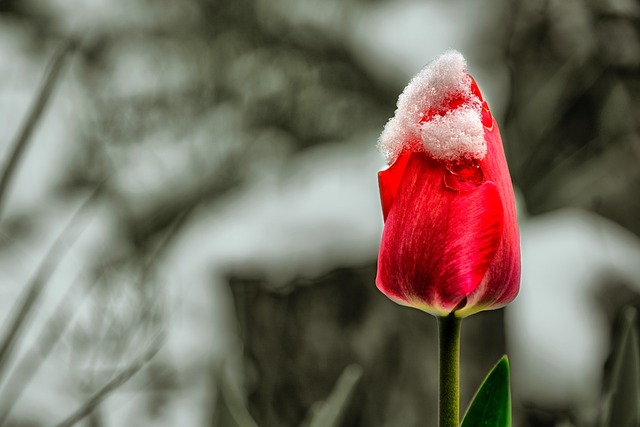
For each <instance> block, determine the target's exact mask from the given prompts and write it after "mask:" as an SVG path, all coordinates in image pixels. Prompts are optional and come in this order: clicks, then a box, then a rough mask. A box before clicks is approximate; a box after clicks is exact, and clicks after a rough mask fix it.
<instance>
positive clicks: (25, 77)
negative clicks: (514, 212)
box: [0, 0, 640, 427]
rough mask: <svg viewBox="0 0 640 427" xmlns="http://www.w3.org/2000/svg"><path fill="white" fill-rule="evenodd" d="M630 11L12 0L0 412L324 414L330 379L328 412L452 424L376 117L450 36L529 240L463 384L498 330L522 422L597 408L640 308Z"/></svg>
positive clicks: (451, 3)
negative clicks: (403, 270)
mask: <svg viewBox="0 0 640 427" xmlns="http://www.w3.org/2000/svg"><path fill="white" fill-rule="evenodd" d="M639 31H640V5H639V4H638V2H636V1H633V0H527V1H525V0H516V1H508V0H486V1H484V2H467V1H462V0H448V1H444V0H442V1H418V0H401V1H395V0H394V1H392V0H347V1H345V0H323V1H319V0H297V1H296V0H181V1H170V0H110V1H109V0H84V1H82V0H0V129H1V132H0V150H1V157H0V159H1V161H2V164H3V166H2V169H0V171H1V173H2V176H1V177H0V215H1V217H0V266H1V267H0V318H1V319H3V320H2V323H1V324H0V326H1V328H0V425H7V426H9V425H10V426H50V425H66V426H70V425H83V426H219V427H232V426H236V425H240V426H252V425H256V424H257V425H260V426H267V427H269V426H305V425H307V426H308V425H315V424H312V421H311V419H312V417H313V414H317V413H318V411H321V410H322V408H323V407H325V408H326V407H327V405H324V406H323V403H322V402H323V401H325V400H326V399H327V397H328V396H329V395H331V393H332V390H334V389H335V390H336V393H337V394H338V395H342V396H343V397H344V396H346V398H343V399H342V401H343V402H344V405H343V407H342V410H341V423H336V424H335V425H336V427H337V426H339V425H342V426H363V427H378V426H380V427H382V426H417V425H421V426H435V425H436V418H437V417H436V410H437V407H436V399H437V395H436V393H437V383H436V377H437V376H436V374H437V365H436V362H437V361H436V355H437V346H436V345H437V343H436V341H435V338H436V337H435V333H436V330H435V328H436V322H435V319H433V318H432V317H431V316H427V315H425V314H423V313H420V312H418V311H416V310H411V309H408V308H403V307H400V306H398V305H395V304H394V303H392V302H391V301H389V300H388V299H387V298H386V297H384V296H383V295H381V294H380V293H379V292H378V291H377V290H376V288H375V284H374V278H375V260H376V254H377V250H378V244H379V239H380V234H381V230H382V214H381V211H380V206H379V199H378V194H377V191H378V190H377V177H376V173H377V171H378V170H380V169H381V168H383V167H384V161H383V158H382V155H380V154H379V153H378V152H377V151H376V140H377V137H378V135H379V133H380V132H381V130H382V127H383V126H384V124H385V122H386V120H387V119H388V118H389V117H391V116H392V115H393V111H394V109H395V102H396V99H397V97H398V94H399V93H400V92H401V91H402V89H403V87H404V86H405V85H406V83H407V82H408V80H409V79H410V78H411V76H413V75H414V74H415V73H416V72H417V71H418V70H420V69H421V68H422V67H423V66H424V65H425V64H426V63H427V62H429V61H430V60H431V59H433V58H434V57H435V56H437V55H439V54H440V53H442V52H443V51H444V50H446V49H449V48H455V49H458V50H459V51H461V52H462V53H463V54H464V55H465V57H466V58H467V60H468V63H469V64H468V65H469V70H470V72H471V74H473V75H474V77H475V78H476V80H477V82H478V83H479V86H480V88H481V90H482V92H483V94H484V95H485V99H487V100H488V102H489V105H490V106H491V108H492V111H493V114H494V116H496V119H497V120H498V123H499V124H500V127H501V131H502V136H503V140H504V144H505V150H506V153H507V157H508V161H509V164H510V169H511V173H512V178H513V181H514V184H515V187H516V189H517V190H516V192H517V196H518V208H519V217H520V224H521V234H522V251H523V255H522V256H523V281H522V290H521V294H520V296H519V297H518V299H517V300H516V301H515V302H514V303H513V304H512V305H510V306H509V307H507V308H506V309H505V310H498V311H494V312H486V313H481V314H478V315H476V316H473V317H471V318H469V319H468V320H467V321H465V322H464V325H463V341H462V406H463V407H466V405H467V404H468V403H469V401H470V400H471V398H472V396H473V393H474V390H475V389H476V388H477V387H478V385H479V384H480V382H481V381H482V379H483V377H484V375H485V374H486V373H487V372H488V371H489V369H490V368H491V367H492V366H493V364H494V363H495V362H496V361H497V360H498V359H499V357H500V356H501V355H502V354H504V353H508V354H509V356H510V359H511V368H512V393H513V400H514V425H516V426H565V427H567V426H576V427H578V426H592V425H595V423H596V421H597V420H598V418H599V417H600V413H601V409H602V402H603V398H604V396H606V393H607V390H608V383H609V378H610V371H611V356H610V355H611V349H612V348H613V347H614V346H615V343H616V340H617V336H618V335H619V334H618V332H617V331H618V329H619V327H618V326H617V325H618V324H619V322H620V310H621V308H622V307H623V306H625V305H629V304H631V305H636V306H640V239H639V238H638V235H639V234H640V197H639V194H640V167H639V166H638V165H639V164H640V139H639V137H640V134H639V131H640V129H639V126H638V125H639V123H640V121H639V119H640V32H639ZM345 369H346V370H345ZM343 372H344V374H342V376H341V373H343ZM338 378H340V380H338ZM336 393H334V394H333V395H332V396H335V395H336ZM341 393H342V394H341ZM233 420H235V421H233ZM252 420H253V421H252ZM234 423H235V424H234Z"/></svg>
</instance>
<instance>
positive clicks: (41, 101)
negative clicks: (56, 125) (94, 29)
mask: <svg viewBox="0 0 640 427" xmlns="http://www.w3.org/2000/svg"><path fill="white" fill-rule="evenodd" d="M74 46H75V43H74V42H72V41H68V42H66V43H64V44H63V45H62V46H61V47H59V48H58V50H57V51H56V53H55V54H54V56H53V58H52V59H51V62H50V63H49V67H48V70H47V73H46V75H45V78H44V82H43V84H42V86H41V87H40V91H39V92H38V96H37V97H36V99H35V101H34V103H33V105H32V106H31V111H30V112H29V115H28V116H27V118H26V120H25V122H24V124H23V125H22V128H21V129H20V132H19V133H18V135H17V137H16V140H15V142H14V143H13V144H12V147H13V148H12V150H11V153H10V155H9V157H8V158H7V160H6V163H5V165H4V167H3V170H2V175H0V217H1V216H2V211H3V210H4V205H5V201H6V199H7V192H8V189H9V187H10V185H11V181H12V179H13V177H14V175H15V171H16V168H17V166H18V164H19V163H20V159H21V158H22V155H23V153H24V152H25V150H26V148H27V145H28V144H29V141H30V138H31V134H32V133H33V131H34V129H35V128H36V126H37V125H38V122H39V121H40V117H41V116H42V112H43V111H44V109H45V107H46V106H47V104H48V102H49V99H50V98H51V94H52V93H53V89H54V88H55V85H56V83H57V81H58V78H59V76H60V71H61V70H62V66H63V65H64V62H65V59H66V58H67V56H68V55H67V54H68V53H69V52H71V50H73V48H74Z"/></svg>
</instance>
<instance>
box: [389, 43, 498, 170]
mask: <svg viewBox="0 0 640 427" xmlns="http://www.w3.org/2000/svg"><path fill="white" fill-rule="evenodd" d="M378 147H379V149H380V151H381V152H382V154H383V155H384V156H385V158H386V159H387V162H388V163H389V164H393V162H395V160H396V159H397V158H398V156H399V155H400V153H402V152H403V151H411V152H419V151H422V152H426V153H427V154H429V155H430V156H431V157H432V158H434V159H436V160H443V161H452V160H456V159H460V158H469V159H478V160H481V159H483V158H484V156H485V154H486V152H487V145H486V141H485V140H484V126H483V122H482V100H481V98H480V96H479V92H478V91H477V87H475V85H474V83H473V80H472V78H471V77H470V76H469V74H468V73H467V61H466V60H465V59H464V57H463V56H462V54H461V53H460V52H458V51H456V50H448V51H446V52H444V53H443V54H442V55H440V56H439V57H437V58H436V59H434V60H433V61H432V62H431V63H429V64H428V65H427V66H426V67H424V68H423V69H422V70H421V71H420V72H419V73H418V74H417V75H416V76H415V77H414V78H413V79H411V81H410V82H409V84H408V85H407V87H406V88H405V89H404V91H403V92H402V94H401V95H400V97H399V98H398V103H397V109H396V111H395V114H394V117H392V118H391V119H390V120H389V121H388V122H387V124H386V126H385V128H384V130H383V132H382V134H381V135H380V138H379V140H378Z"/></svg>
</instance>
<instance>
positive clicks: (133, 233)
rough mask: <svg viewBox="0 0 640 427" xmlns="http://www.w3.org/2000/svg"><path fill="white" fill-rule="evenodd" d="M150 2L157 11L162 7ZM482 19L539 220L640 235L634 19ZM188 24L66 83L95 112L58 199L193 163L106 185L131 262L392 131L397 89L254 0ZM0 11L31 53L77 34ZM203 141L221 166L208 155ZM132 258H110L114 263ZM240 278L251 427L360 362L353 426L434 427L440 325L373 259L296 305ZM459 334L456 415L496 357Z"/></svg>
mask: <svg viewBox="0 0 640 427" xmlns="http://www.w3.org/2000/svg"><path fill="white" fill-rule="evenodd" d="M147 3H148V4H147ZM349 3H352V4H355V5H358V4H361V5H365V4H367V3H370V2H367V1H360V2H358V1H356V0H352V1H350V2H349ZM145 4H147V7H150V8H157V10H160V9H162V8H163V7H166V6H168V4H169V2H167V1H155V2H153V1H150V2H146V3H145ZM491 5H492V6H491V7H495V8H496V10H500V11H502V10H503V11H504V16H505V20H504V23H503V25H502V26H501V27H500V28H496V29H495V30H496V34H498V35H499V36H500V37H501V38H502V39H503V40H502V42H503V45H502V46H503V47H504V49H503V50H502V51H501V55H502V58H503V59H504V61H505V63H506V64H507V66H508V68H509V71H510V75H509V77H510V91H509V93H508V103H507V109H506V115H505V117H504V121H503V123H504V124H503V125H502V126H501V127H502V132H503V137H504V139H505V148H506V151H507V156H508V159H509V162H510V165H511V171H512V176H513V179H514V182H515V184H516V185H517V186H518V187H519V188H520V190H521V191H522V194H523V195H524V198H525V199H526V203H527V208H528V210H529V212H530V213H531V214H534V215H535V214H539V213H543V212H546V211H549V210H553V209H556V208H560V207H564V206H580V207H585V208H587V209H589V210H594V211H596V212H599V213H601V214H603V215H605V216H607V217H609V218H611V219H613V220H615V221H617V222H619V223H620V224H621V225H623V226H624V227H626V228H627V229H629V230H632V231H634V232H635V233H636V234H640V198H638V197H637V195H638V190H640V168H638V164H639V163H640V162H639V161H640V141H639V139H638V131H639V129H638V124H637V123H638V117H639V115H640V104H639V102H640V79H639V77H640V73H639V67H640V38H639V34H638V29H639V25H638V24H639V19H640V6H639V5H638V3H637V2H634V1H632V0H598V1H596V0H592V1H587V0H534V1H524V0H523V1H509V2H501V1H494V2H492V4H491ZM309 7H310V8H311V7H314V5H313V3H310V4H309ZM180 9H181V10H187V11H188V13H186V14H185V15H184V16H182V15H180V14H178V18H171V13H169V12H167V13H166V15H167V18H166V19H167V23H166V24H164V25H149V26H145V25H138V26H126V25H124V26H123V28H122V29H120V30H118V31H112V32H100V31H94V32H88V34H87V35H83V36H82V37H80V48H79V50H78V52H77V53H76V64H75V67H76V68H75V69H74V71H73V74H74V78H77V79H78V80H80V81H81V83H82V85H83V87H84V88H85V91H86V95H87V96H88V97H89V99H90V100H91V104H90V109H91V117H92V120H93V122H92V124H91V126H88V127H87V128H86V129H85V130H84V132H83V135H82V139H83V140H82V144H79V148H78V150H77V151H76V153H75V154H74V156H76V157H77V158H76V159H75V162H74V163H73V165H72V167H71V169H70V171H69V173H68V175H67V177H66V181H65V183H64V185H62V187H63V188H61V189H60V191H61V192H73V191H74V190H76V189H78V188H84V187H91V186H94V185H96V184H97V183H99V182H102V181H103V180H104V179H105V178H108V177H112V176H114V175H115V176H116V177H117V176H118V174H119V172H114V170H116V171H117V170H118V168H119V167H120V166H121V165H125V166H124V167H123V169H126V165H129V164H130V165H131V167H132V168H133V167H134V166H135V165H136V164H137V162H138V157H136V155H135V148H136V146H138V145H141V144H142V141H143V140H144V141H147V140H151V142H150V144H154V143H155V142H156V139H157V140H162V141H167V140H168V141H169V144H170V145H176V146H177V148H178V149H179V150H177V151H180V152H181V153H183V154H184V155H185V156H186V157H187V158H188V159H189V161H188V162H187V163H186V164H188V165H189V170H188V174H187V173H185V171H184V170H180V169H178V170H173V169H171V170H169V171H167V172H166V173H165V174H163V175H162V179H161V180H160V181H159V182H155V183H154V185H153V186H151V187H144V186H142V187H141V188H140V189H137V188H136V185H134V184H132V186H133V187H134V189H133V190H132V188H131V186H129V185H124V184H122V183H120V182H119V181H117V180H115V182H111V181H109V182H108V184H107V187H108V190H107V191H106V194H107V195H106V196H105V197H108V198H109V200H110V201H111V202H112V203H113V204H114V205H116V206H118V210H119V213H120V215H121V218H122V222H123V225H122V229H123V231H122V232H123V233H124V234H125V235H126V236H127V237H126V238H127V239H128V240H129V242H130V243H131V248H132V249H131V252H133V253H134V254H135V256H133V259H135V260H140V259H145V257H146V256H147V255H148V252H151V251H152V248H153V247H154V245H155V244H156V243H157V240H158V238H160V237H162V236H163V235H164V233H165V232H167V230H170V229H171V228H170V227H171V226H175V224H176V223H182V221H185V217H187V216H188V214H189V213H190V212H192V211H193V210H194V209H195V208H196V207H197V206H200V205H202V204H205V203H215V202H217V201H219V200H221V196H223V195H225V194H227V193H228V192H230V191H233V190H234V189H236V188H238V187H241V186H242V185H243V184H245V183H246V182H247V180H249V179H250V178H251V176H252V173H254V172H255V168H256V167H258V165H259V164H260V163H261V162H263V161H264V160H265V158H270V157H273V156H278V157H279V158H283V159H285V164H286V159H288V158H290V157H292V156H295V155H296V154H297V153H299V152H302V151H304V150H307V149H309V148H311V147H314V146H318V145H321V144H325V143H328V142H333V141H344V140H348V139H350V138H352V137H354V136H355V135H357V134H361V133H365V132H366V131H372V132H374V133H375V132H376V131H379V130H381V128H382V125H383V124H384V122H385V120H386V119H387V117H389V115H390V114H391V113H392V111H393V108H394V107H393V106H394V103H395V100H396V98H397V95H398V91H399V90H401V88H398V87H395V85H394V84H392V83H389V82H383V81H380V80H378V79H376V78H375V77H374V76H373V74H372V73H371V72H370V71H369V70H367V69H366V67H364V66H363V65H362V63H361V61H360V60H359V59H358V58H357V57H356V56H354V55H353V53H352V52H350V51H349V50H348V49H347V48H346V47H345V46H344V45H343V44H342V43H341V41H340V39H339V38H338V37H336V36H335V35H334V34H328V33H324V32H322V31H321V30H319V29H318V28H313V27H306V26H304V25H302V26H292V25H288V24H287V23H286V22H284V21H282V19H281V17H279V16H278V15H277V14H270V13H269V8H268V7H265V6H264V5H263V4H262V3H261V2H258V1H257V0H237V1H223V0H217V1H216V0H209V1H205V0H185V1H183V2H182V5H181V8H180ZM0 11H1V13H2V14H3V16H9V17H12V19H16V20H19V21H20V22H26V23H28V24H27V26H28V28H29V29H30V30H31V31H32V39H31V40H32V44H31V47H32V49H34V50H38V49H41V48H42V46H43V45H45V44H46V43H47V42H50V41H51V40H52V39H54V40H55V39H62V38H64V37H66V36H67V35H66V34H64V31H62V30H60V28H59V26H58V24H57V23H56V22H52V21H51V18H50V16H48V15H46V14H45V13H42V12H40V11H37V10H35V11H34V10H32V9H31V8H30V7H29V5H28V4H27V3H22V2H20V1H8V0H5V1H2V2H0ZM160 15H162V16H160ZM163 16H164V14H162V13H159V17H158V20H159V21H160V22H163V21H162V20H163V19H165V18H164V17H163ZM478 49H479V50H481V49H482V47H478ZM476 56H477V57H481V53H477V54H476ZM132 58H133V59H134V60H133V66H135V59H136V58H142V59H143V60H144V62H145V63H147V64H151V65H150V67H151V68H150V69H149V73H150V77H149V79H148V81H144V82H143V83H144V84H143V85H141V87H135V86H134V84H131V85H126V84H125V85H120V83H119V82H118V81H116V76H120V77H121V76H122V75H123V74H124V75H126V74H127V72H128V71H127V68H126V67H123V63H127V64H129V63H130V62H131V61H132ZM428 59H429V58H425V61H426V60H428ZM157 76H160V77H158V78H156V77H157ZM167 82H169V83H170V84H167ZM198 132H201V133H202V135H200V136H197V137H194V134H198ZM149 135H151V136H149ZM202 139H204V140H205V141H206V144H210V145H212V146H213V147H214V148H213V149H207V150H204V151H203V150H202V147H201V146H200V145H199V141H200V140H202ZM178 141H180V142H178ZM194 141H195V142H194ZM371 143H372V144H374V143H375V141H371ZM179 144H183V145H179ZM202 153H204V154H202ZM274 153H275V154H274ZM630 195H631V196H632V197H630ZM375 214H377V212H372V215H375ZM131 252H120V253H117V254H112V256H113V258H115V259H120V260H121V262H122V258H125V259H126V258H129V257H132V255H131ZM105 263H108V261H105ZM113 264H114V265H117V264H118V263H117V262H116V261H113ZM237 270H238V271H232V272H231V273H230V274H229V277H228V281H229V285H230V287H231V289H232V293H233V296H234V302H235V309H236V310H237V314H238V318H239V325H240V326H239V329H240V330H239V335H240V337H241V339H242V341H243V346H244V363H243V367H244V370H245V377H246V379H245V383H244V385H245V391H246V393H247V398H248V406H249V410H250V412H251V414H252V415H253V416H254V418H255V419H256V421H257V422H258V424H260V425H262V426H265V427H269V426H297V425H299V423H300V422H301V420H303V419H304V417H305V415H306V413H307V411H308V410H309V408H310V406H311V405H312V404H313V403H314V402H316V401H319V400H322V399H323V398H325V397H326V395H327V394H328V393H329V392H330V390H331V388H332V386H333V384H334V383H335V380H336V378H337V376H338V375H339V373H340V372H341V371H342V369H343V368H344V367H345V366H346V365H348V364H350V363H353V362H357V363H359V364H360V365H362V367H363V368H364V376H363V379H362V382H361V383H360V384H359V386H358V389H357V392H356V395H355V397H354V400H353V404H352V406H351V407H350V408H349V412H348V414H347V420H346V421H345V424H344V425H345V426H346V425H349V426H367V427H374V426H394V425H401V426H411V425H424V426H429V425H435V420H436V416H435V410H436V406H435V403H436V390H437V386H436V370H435V369H436V364H435V363H436V351H437V349H436V341H435V320H434V319H432V318H431V317H429V316H425V315H424V314H422V313H419V312H417V311H413V310H408V309H404V308H400V307H398V306H396V305H395V304H393V303H391V302H390V301H388V300H387V299H386V298H384V297H383V296H382V295H380V294H379V293H378V292H377V290H375V287H374V260H371V264H370V265H366V266H361V267H358V268H351V267H345V266H336V269H335V270H334V271H332V272H331V273H330V274H327V275H325V276H322V277H318V278H316V279H313V280H302V279H300V280H294V281H293V282H291V283H289V284H288V285H287V286H285V287H276V286H275V285H273V284H272V283H269V282H268V280H267V279H266V278H265V277H262V276H261V275H260V274H259V273H257V274H255V275H250V274H248V273H247V272H246V271H243V269H241V268H238V269H237ZM634 298H637V296H634ZM612 304H613V303H612ZM614 305H615V306H616V309H617V307H618V305H616V304H614ZM611 310H612V311H615V310H614V309H611ZM463 329H464V336H463V361H462V364H463V370H462V375H463V381H464V383H463V387H462V390H463V397H462V402H463V405H464V404H465V403H467V402H469V401H470V399H471V395H472V391H473V390H474V389H475V387H477V385H478V384H479V382H480V381H481V379H482V377H483V376H484V374H485V373H486V372H487V371H488V369H489V368H490V367H491V365H492V364H493V363H495V361H497V360H498V358H499V357H500V355H501V354H503V353H504V351H505V343H504V331H503V325H502V314H501V312H500V311H498V312H492V313H485V314H481V315H478V316H475V317H474V319H473V320H470V321H468V322H467V324H465V326H464V328H463ZM207 374H209V373H207ZM169 382H171V381H169ZM516 410H517V411H520V412H519V413H517V414H516V420H519V421H520V422H521V423H522V424H521V425H531V426H553V425H558V423H560V422H563V421H565V420H567V419H571V418H572V415H571V408H560V409H558V408H535V407H531V408H529V407H526V408H516ZM95 425H99V422H98V421H96V424H95Z"/></svg>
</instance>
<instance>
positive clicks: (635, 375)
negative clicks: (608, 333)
mask: <svg viewBox="0 0 640 427" xmlns="http://www.w3.org/2000/svg"><path fill="white" fill-rule="evenodd" d="M636 317H637V313H636V311H635V309H633V308H628V309H627V310H626V311H625V313H624V324H623V327H622V336H621V338H620V343H619V344H618V347H617V349H616V354H615V356H614V357H615V359H614V360H615V361H614V364H613V377H612V382H611V391H610V394H609V398H608V405H607V406H606V408H605V416H604V421H605V422H604V423H603V425H604V426H609V427H631V426H632V427H636V426H638V425H640V353H639V349H638V330H637V323H636Z"/></svg>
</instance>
